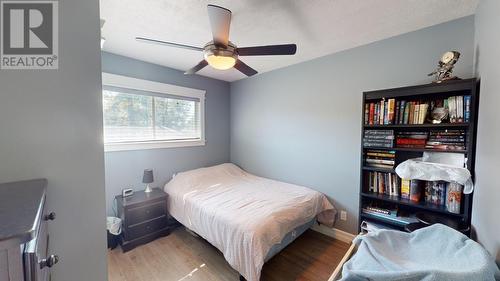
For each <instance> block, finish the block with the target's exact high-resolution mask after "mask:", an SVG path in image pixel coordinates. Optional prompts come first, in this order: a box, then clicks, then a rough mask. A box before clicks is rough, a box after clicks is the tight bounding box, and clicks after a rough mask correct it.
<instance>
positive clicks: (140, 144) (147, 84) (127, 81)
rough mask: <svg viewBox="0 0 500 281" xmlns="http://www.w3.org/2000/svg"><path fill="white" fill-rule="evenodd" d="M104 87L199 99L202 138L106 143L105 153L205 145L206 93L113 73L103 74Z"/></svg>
mask: <svg viewBox="0 0 500 281" xmlns="http://www.w3.org/2000/svg"><path fill="white" fill-rule="evenodd" d="M102 84H103V85H104V86H111V87H119V88H125V89H133V90H140V91H147V92H153V93H158V94H165V95H168V96H179V97H188V98H195V99H199V101H200V130H201V137H200V139H197V140H172V141H169V140H158V141H156V140H155V141H128V142H119V143H104V151H105V152H112V151H126V150H143V149H157V148H172V147H189V146H203V145H205V143H206V141H205V93H206V91H204V90H199V89H192V88H187V87H181V86H177V85H171V84H165V83H159V82H154V81H149V80H143V79H137V78H132V77H127V76H122V75H116V74H111V73H105V72H103V73H102Z"/></svg>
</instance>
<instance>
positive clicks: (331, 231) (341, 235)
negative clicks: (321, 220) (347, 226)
mask: <svg viewBox="0 0 500 281" xmlns="http://www.w3.org/2000/svg"><path fill="white" fill-rule="evenodd" d="M311 229H312V230H314V231H316V232H319V233H321V234H324V235H326V236H330V237H332V238H335V239H337V240H340V241H342V242H345V243H351V242H352V240H353V239H354V237H356V235H354V234H351V233H349V232H345V231H343V230H340V229H337V228H329V227H326V226H324V225H317V224H315V225H313V227H311Z"/></svg>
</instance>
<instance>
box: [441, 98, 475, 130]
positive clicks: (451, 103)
mask: <svg viewBox="0 0 500 281" xmlns="http://www.w3.org/2000/svg"><path fill="white" fill-rule="evenodd" d="M443 106H444V107H445V108H448V112H449V122H450V123H462V122H469V120H470V109H471V96H454V97H449V98H448V99H445V100H444V101H443Z"/></svg>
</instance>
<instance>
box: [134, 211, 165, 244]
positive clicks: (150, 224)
mask: <svg viewBox="0 0 500 281" xmlns="http://www.w3.org/2000/svg"><path fill="white" fill-rule="evenodd" d="M165 227H167V216H166V215H163V216H161V217H159V218H156V219H153V220H150V221H146V222H143V223H139V224H135V225H130V226H128V227H127V229H126V230H125V233H124V234H125V239H126V240H133V239H136V238H139V237H141V236H144V235H147V234H150V233H152V232H155V231H158V230H160V229H162V228H165Z"/></svg>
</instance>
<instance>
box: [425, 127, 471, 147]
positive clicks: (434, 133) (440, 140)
mask: <svg viewBox="0 0 500 281" xmlns="http://www.w3.org/2000/svg"><path fill="white" fill-rule="evenodd" d="M465 141H466V134H465V130H431V131H430V132H429V139H428V141H427V142H426V145H425V148H431V149H440V150H465Z"/></svg>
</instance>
